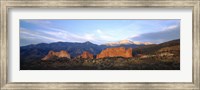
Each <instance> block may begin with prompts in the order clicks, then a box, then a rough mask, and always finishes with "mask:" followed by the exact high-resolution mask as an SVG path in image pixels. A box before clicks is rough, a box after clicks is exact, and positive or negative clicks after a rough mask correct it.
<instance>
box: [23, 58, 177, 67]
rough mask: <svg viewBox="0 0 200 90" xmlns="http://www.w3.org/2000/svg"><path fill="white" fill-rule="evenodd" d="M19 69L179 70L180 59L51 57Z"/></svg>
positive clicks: (27, 63) (28, 63)
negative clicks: (51, 58)
mask: <svg viewBox="0 0 200 90" xmlns="http://www.w3.org/2000/svg"><path fill="white" fill-rule="evenodd" d="M20 69H21V70H180V61H179V59H177V60H158V59H154V58H146V59H140V58H122V57H113V58H103V59H71V60H70V59H65V58H63V59H53V60H48V61H41V60H34V61H32V62H23V63H21V65H20Z"/></svg>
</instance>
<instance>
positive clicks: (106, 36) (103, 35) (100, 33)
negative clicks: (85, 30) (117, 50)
mask: <svg viewBox="0 0 200 90" xmlns="http://www.w3.org/2000/svg"><path fill="white" fill-rule="evenodd" d="M96 32H97V33H98V36H99V39H101V40H104V41H108V40H113V39H115V38H114V37H113V36H112V35H110V34H108V33H105V32H103V31H102V30H100V29H97V31H96Z"/></svg>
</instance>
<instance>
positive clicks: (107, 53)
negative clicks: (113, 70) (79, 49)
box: [97, 47, 133, 59]
mask: <svg viewBox="0 0 200 90" xmlns="http://www.w3.org/2000/svg"><path fill="white" fill-rule="evenodd" d="M118 56H121V57H125V58H130V57H133V56H132V48H128V49H125V48H124V47H118V48H107V49H105V50H103V51H101V53H100V54H98V55H97V59H98V58H104V57H118Z"/></svg>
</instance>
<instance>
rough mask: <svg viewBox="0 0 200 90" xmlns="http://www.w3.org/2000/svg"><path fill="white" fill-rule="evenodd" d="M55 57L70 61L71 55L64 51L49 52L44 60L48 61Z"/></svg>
mask: <svg viewBox="0 0 200 90" xmlns="http://www.w3.org/2000/svg"><path fill="white" fill-rule="evenodd" d="M54 56H56V57H59V58H63V57H65V58H69V59H70V54H69V53H68V52H66V51H64V50H61V51H60V52H54V51H49V53H48V54H47V55H46V56H45V57H44V58H42V60H48V59H50V58H52V57H54Z"/></svg>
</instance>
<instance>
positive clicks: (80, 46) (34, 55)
mask: <svg viewBox="0 0 200 90" xmlns="http://www.w3.org/2000/svg"><path fill="white" fill-rule="evenodd" d="M124 42H129V41H124ZM177 44H180V39H178V40H172V41H169V42H165V43H162V44H158V45H157V44H150V45H144V44H141V45H136V44H120V45H117V46H107V45H97V44H93V43H91V42H84V43H74V42H73V43H72V42H55V43H49V44H47V43H40V44H35V45H27V46H21V47H20V61H31V60H40V59H41V58H43V57H44V56H45V55H47V54H48V52H49V51H51V50H52V51H55V52H59V51H61V50H64V51H67V52H68V53H69V54H70V56H71V58H74V57H77V56H78V55H81V54H82V53H83V52H84V51H87V52H89V53H91V54H93V55H94V57H96V55H97V54H99V53H100V52H101V51H102V50H104V49H106V48H111V47H125V48H133V52H134V51H138V50H142V51H143V52H144V53H146V52H155V51H157V50H159V49H160V48H163V47H167V46H173V45H177Z"/></svg>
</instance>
